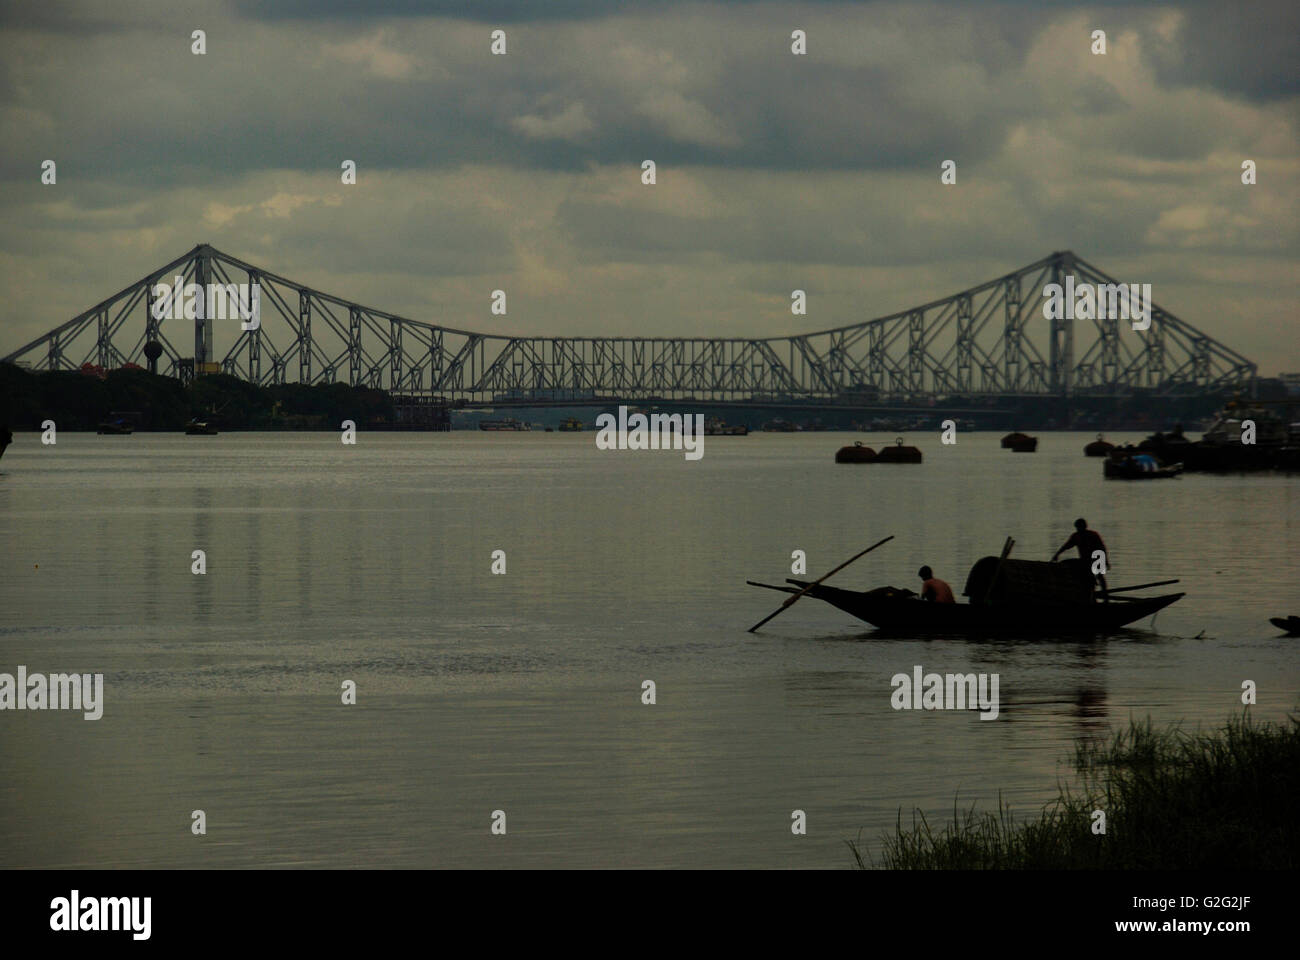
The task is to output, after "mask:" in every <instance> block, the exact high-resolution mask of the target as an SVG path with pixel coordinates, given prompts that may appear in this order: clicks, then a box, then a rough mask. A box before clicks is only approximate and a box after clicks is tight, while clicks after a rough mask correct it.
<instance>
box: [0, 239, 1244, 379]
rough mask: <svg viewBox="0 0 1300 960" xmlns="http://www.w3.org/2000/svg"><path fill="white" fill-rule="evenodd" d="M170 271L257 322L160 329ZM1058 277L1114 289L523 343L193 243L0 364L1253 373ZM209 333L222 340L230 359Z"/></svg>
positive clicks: (1036, 277)
mask: <svg viewBox="0 0 1300 960" xmlns="http://www.w3.org/2000/svg"><path fill="white" fill-rule="evenodd" d="M177 275H179V276H181V277H183V278H184V282H185V283H186V284H189V283H196V284H199V285H200V287H201V288H203V289H207V285H208V284H241V283H247V284H250V285H251V284H254V283H256V284H258V285H259V286H260V290H261V325H260V327H259V328H258V329H256V330H251V331H245V330H242V329H241V323H240V321H239V319H237V318H235V319H212V318H205V317H203V316H201V315H200V316H198V317H196V318H194V319H193V320H189V319H165V320H155V319H154V318H153V315H152V312H153V311H152V307H153V300H154V290H153V288H154V286H155V285H158V284H168V285H170V284H172V283H174V278H175V277H176V276H177ZM1069 275H1073V276H1074V278H1075V284H1076V286H1077V285H1078V284H1081V283H1092V284H1112V283H1117V282H1118V281H1116V280H1114V279H1113V278H1111V277H1109V276H1108V275H1106V274H1104V273H1102V272H1101V271H1100V270H1098V269H1097V268H1096V267H1094V266H1092V265H1091V264H1089V263H1087V262H1086V261H1084V260H1082V259H1080V258H1079V257H1077V256H1075V255H1074V254H1073V253H1071V252H1069V251H1065V252H1059V253H1053V254H1052V255H1051V256H1049V257H1046V258H1044V259H1042V260H1039V261H1037V262H1036V263H1031V264H1029V265H1028V266H1026V267H1022V268H1020V269H1019V270H1016V271H1015V272H1013V273H1009V274H1007V275H1006V276H1002V277H998V278H997V279H995V280H990V281H988V282H986V283H982V284H980V285H979V286H976V287H971V288H970V289H968V290H964V291H962V292H960V293H957V294H954V295H952V296H949V297H946V298H944V299H942V300H935V301H932V302H930V303H927V304H925V305H923V306H918V307H914V308H912V309H910V310H904V311H901V312H899V313H894V314H890V315H889V316H884V317H879V318H877V319H874V320H866V321H863V322H860V323H854V324H850V325H848V326H843V327H836V328H834V329H831V330H822V331H818V332H816V333H804V334H797V335H795V336H788V337H768V338H759V339H749V340H746V339H738V338H720V337H677V338H660V337H519V336H500V335H493V334H486V333H475V332H473V331H469V330H458V329H454V328H451V327H444V326H440V325H438V324H433V323H426V322H423V321H419V320H411V319H408V318H406V317H399V316H395V315H393V314H391V313H385V312H383V311H381V310H375V309H372V308H370V307H365V306H362V305H361V304H358V303H355V302H353V301H351V300H347V299H345V298H341V297H338V296H334V295H331V294H328V293H324V292H322V291H320V290H317V289H314V288H312V287H309V286H306V285H304V284H301V283H297V282H295V281H292V280H288V279H286V278H284V277H281V276H278V275H277V274H274V273H271V272H269V271H267V270H263V269H262V268H261V267H258V266H254V265H253V264H250V263H245V262H244V261H242V260H237V259H236V258H234V257H231V256H229V255H227V254H225V253H222V252H221V251H219V250H216V249H214V248H213V247H211V246H208V245H207V244H200V245H199V246H197V247H195V248H194V249H193V250H191V251H189V252H188V253H186V254H185V255H183V256H181V257H178V258H177V259H175V260H173V261H172V262H171V263H168V264H166V265H165V266H162V267H159V268H158V269H157V270H154V271H153V272H152V273H150V274H148V275H147V276H145V277H143V278H141V279H140V280H138V281H137V282H135V283H133V284H131V285H130V286H129V287H127V288H126V289H124V290H122V291H120V292H119V293H117V294H115V295H114V296H112V297H109V298H108V299H107V300H104V301H103V302H102V303H99V304H96V305H95V306H93V307H91V308H90V309H89V310H87V311H86V312H84V313H82V314H80V315H79V316H77V317H74V318H73V319H71V320H69V321H68V322H67V323H64V324H63V325H61V326H59V327H56V328H55V329H53V330H51V331H50V332H49V333H47V334H45V335H44V336H42V337H39V338H37V339H36V340H33V341H32V342H31V343H28V344H26V345H24V346H23V347H21V348H19V349H18V350H16V351H14V352H13V353H11V354H9V355H8V356H7V357H5V358H4V360H6V361H9V362H16V363H21V364H23V365H26V366H30V367H31V368H33V369H37V370H76V369H79V368H81V367H82V366H83V365H85V364H92V365H96V366H99V367H101V368H103V369H105V370H110V369H114V368H117V367H122V366H124V365H126V364H128V363H134V364H137V365H140V366H147V365H149V359H147V358H149V355H150V354H152V355H153V357H154V358H156V361H157V363H156V364H155V365H154V366H153V367H152V368H153V369H157V370H158V372H160V373H164V374H168V375H171V376H179V377H183V378H185V377H188V376H190V375H191V374H192V373H197V374H198V375H202V374H203V373H208V372H217V371H220V372H223V373H228V374H233V375H234V376H237V377H240V378H242V379H244V380H247V381H249V382H251V383H255V384H258V385H268V384H282V383H286V382H288V383H292V382H298V383H305V384H322V383H335V382H343V383H348V384H351V385H353V386H369V387H377V388H381V389H385V390H388V391H390V392H392V393H394V394H398V395H402V396H413V397H419V396H438V397H444V398H446V399H448V400H450V401H463V402H466V403H471V404H473V403H491V402H493V401H496V402H507V401H514V402H522V403H530V402H531V403H536V404H559V403H562V402H563V401H566V400H567V401H582V400H596V399H602V398H605V399H614V398H617V399H626V400H649V399H661V400H700V401H706V400H707V401H713V402H743V401H755V402H777V403H780V402H814V401H815V402H820V403H831V404H841V403H842V404H851V405H861V404H863V403H877V402H881V401H894V402H916V401H919V400H924V399H927V398H930V397H979V396H984V397H999V396H1001V397H1033V396H1043V397H1046V396H1058V397H1064V396H1071V395H1088V396H1127V395H1131V394H1133V393H1134V392H1135V391H1150V392H1152V393H1154V394H1157V395H1164V396H1184V395H1197V394H1202V393H1205V392H1207V391H1214V390H1221V389H1230V388H1241V387H1244V386H1245V385H1247V384H1249V383H1250V382H1251V381H1252V380H1253V379H1254V377H1255V375H1256V367H1255V364H1254V363H1252V362H1250V361H1249V360H1247V359H1246V358H1244V357H1242V356H1241V355H1240V354H1238V353H1236V352H1234V351H1233V350H1231V349H1229V348H1228V347H1227V346H1225V345H1224V344H1222V343H1220V342H1219V341H1217V340H1215V339H1213V338H1212V337H1209V336H1207V335H1205V334H1204V333H1201V332H1200V331H1199V330H1197V329H1196V328H1195V327H1193V326H1191V325H1190V324H1188V323H1186V322H1184V321H1182V320H1180V319H1179V318H1177V317H1175V316H1174V315H1173V314H1171V313H1169V312H1168V311H1165V310H1162V309H1160V308H1159V307H1158V306H1155V305H1154V304H1153V305H1152V308H1151V326H1150V328H1149V329H1147V330H1145V331H1137V330H1134V329H1133V328H1132V323H1131V322H1130V321H1126V320H1116V319H1101V320H1064V319H1062V320H1047V319H1044V311H1043V304H1044V302H1045V300H1044V296H1043V287H1044V286H1045V285H1047V284H1050V283H1059V284H1062V285H1063V284H1064V283H1065V278H1066V277H1067V276H1069ZM200 312H202V311H200ZM214 333H219V334H220V336H221V339H223V340H229V341H233V342H231V343H230V347H229V349H227V350H226V352H225V353H224V354H220V355H218V352H217V351H216V350H215V349H214V340H215V339H216V337H215V336H214ZM191 334H192V335H193V339H192V341H191V339H190V337H191ZM151 342H152V343H154V344H156V346H151V347H148V348H147V345H149V344H150V343H151Z"/></svg>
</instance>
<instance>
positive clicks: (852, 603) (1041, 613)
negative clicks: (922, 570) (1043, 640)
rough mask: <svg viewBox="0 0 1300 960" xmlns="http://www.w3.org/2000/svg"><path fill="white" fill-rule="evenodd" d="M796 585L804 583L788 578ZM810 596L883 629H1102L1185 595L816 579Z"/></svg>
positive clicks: (1130, 620)
mask: <svg viewBox="0 0 1300 960" xmlns="http://www.w3.org/2000/svg"><path fill="white" fill-rule="evenodd" d="M786 582H787V583H792V584H794V585H795V586H797V587H801V588H802V587H806V586H808V585H809V584H808V583H807V582H806V581H802V580H787V581H786ZM807 596H809V597H815V598H816V599H818V600H824V601H825V602H827V603H829V604H830V605H831V606H833V607H838V608H839V609H840V610H843V611H844V612H845V613H848V614H850V615H852V616H854V617H857V618H858V619H859V620H862V621H864V622H866V623H869V624H871V625H872V626H874V627H879V628H881V629H882V630H900V631H901V630H905V631H908V632H910V633H1050V634H1078V633H1107V632H1111V631H1114V630H1118V629H1120V628H1121V627H1124V626H1127V625H1128V624H1130V623H1135V622H1137V621H1138V620H1142V619H1143V618H1145V617H1149V616H1151V615H1152V614H1154V613H1156V612H1157V611H1159V610H1163V609H1164V608H1165V607H1167V606H1169V605H1170V604H1171V603H1174V602H1175V601H1177V600H1178V599H1179V598H1181V597H1182V596H1184V595H1183V594H1181V593H1170V594H1165V595H1164V596H1159V597H1143V598H1141V599H1136V600H1123V601H1121V600H1112V601H1111V602H1110V603H1084V604H1070V605H1060V604H1054V605H1050V606H1047V605H1044V606H1035V605H1031V604H1021V603H1018V604H1006V605H1000V606H987V607H986V606H979V605H975V604H969V603H931V602H929V601H923V600H919V599H917V598H915V597H912V596H902V595H900V594H897V593H892V592H890V591H869V592H866V593H863V592H859V591H857V590H841V589H840V588H838V587H827V586H823V585H821V584H818V585H817V586H814V587H812V589H810V590H809V591H808V593H807Z"/></svg>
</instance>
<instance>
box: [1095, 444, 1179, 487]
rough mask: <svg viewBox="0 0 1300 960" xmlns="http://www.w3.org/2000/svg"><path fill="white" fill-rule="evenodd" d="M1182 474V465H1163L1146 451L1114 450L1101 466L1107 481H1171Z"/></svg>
mask: <svg viewBox="0 0 1300 960" xmlns="http://www.w3.org/2000/svg"><path fill="white" fill-rule="evenodd" d="M1182 472H1183V465H1182V464H1181V463H1170V464H1162V463H1161V462H1160V461H1159V460H1157V459H1156V458H1155V457H1153V456H1152V455H1151V454H1149V453H1146V452H1144V451H1138V452H1130V451H1126V450H1113V451H1111V454H1110V456H1108V457H1107V458H1106V460H1105V462H1103V463H1102V465H1101V473H1102V476H1104V477H1105V478H1106V479H1107V480H1170V479H1172V478H1174V477H1176V476H1178V475H1179V474H1180V473H1182Z"/></svg>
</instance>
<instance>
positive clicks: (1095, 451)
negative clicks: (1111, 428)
mask: <svg viewBox="0 0 1300 960" xmlns="http://www.w3.org/2000/svg"><path fill="white" fill-rule="evenodd" d="M1114 449H1115V444H1113V443H1111V442H1110V441H1109V440H1107V439H1106V438H1105V437H1103V436H1102V435H1101V434H1100V433H1099V434H1097V439H1096V440H1094V441H1092V443H1090V444H1088V445H1087V446H1086V447H1084V448H1083V455H1084V456H1085V457H1104V456H1106V454H1108V453H1110V452H1111V451H1112V450H1114Z"/></svg>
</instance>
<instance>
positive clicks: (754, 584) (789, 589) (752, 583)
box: [745, 580, 799, 593]
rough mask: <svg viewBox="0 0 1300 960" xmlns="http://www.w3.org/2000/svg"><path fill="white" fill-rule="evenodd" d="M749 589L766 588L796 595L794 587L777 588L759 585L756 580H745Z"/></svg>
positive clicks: (772, 585)
mask: <svg viewBox="0 0 1300 960" xmlns="http://www.w3.org/2000/svg"><path fill="white" fill-rule="evenodd" d="M745 582H746V583H747V584H749V585H750V586H751V587H766V588H767V589H768V590H780V591H781V592H782V593H798V592H799V591H798V590H796V589H795V588H794V587H778V586H776V585H775V584H771V583H759V582H758V581H757V580H746V581H745Z"/></svg>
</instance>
